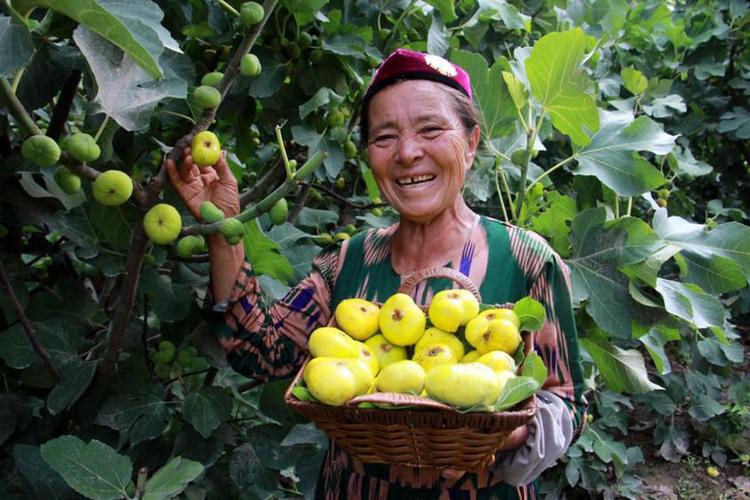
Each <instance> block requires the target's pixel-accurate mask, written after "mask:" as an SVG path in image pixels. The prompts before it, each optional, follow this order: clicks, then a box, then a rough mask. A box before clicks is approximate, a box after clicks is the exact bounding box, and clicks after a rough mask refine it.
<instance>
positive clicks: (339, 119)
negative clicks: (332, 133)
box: [326, 109, 345, 127]
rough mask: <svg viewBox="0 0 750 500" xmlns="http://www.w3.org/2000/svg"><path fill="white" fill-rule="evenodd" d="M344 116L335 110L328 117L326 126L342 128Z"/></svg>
mask: <svg viewBox="0 0 750 500" xmlns="http://www.w3.org/2000/svg"><path fill="white" fill-rule="evenodd" d="M344 120H345V118H344V114H343V113H342V112H341V111H339V110H338V109H333V110H331V111H329V112H328V115H327V116H326V125H328V126H329V127H340V126H342V125H343V124H344Z"/></svg>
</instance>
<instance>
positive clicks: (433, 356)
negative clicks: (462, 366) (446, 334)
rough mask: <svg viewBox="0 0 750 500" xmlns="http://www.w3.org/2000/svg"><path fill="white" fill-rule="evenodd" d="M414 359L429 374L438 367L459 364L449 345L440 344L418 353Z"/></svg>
mask: <svg viewBox="0 0 750 500" xmlns="http://www.w3.org/2000/svg"><path fill="white" fill-rule="evenodd" d="M412 359H413V361H416V362H417V363H419V364H420V365H421V366H422V368H424V371H425V372H427V373H429V372H430V370H432V369H434V368H435V367H437V366H440V365H454V364H456V363H457V362H458V359H456V356H455V355H454V354H453V351H452V350H451V348H450V346H449V345H448V344H441V343H440V342H438V343H436V344H433V345H431V346H430V347H429V348H427V349H422V350H421V351H419V352H417V353H416V354H414V357H413V358H412Z"/></svg>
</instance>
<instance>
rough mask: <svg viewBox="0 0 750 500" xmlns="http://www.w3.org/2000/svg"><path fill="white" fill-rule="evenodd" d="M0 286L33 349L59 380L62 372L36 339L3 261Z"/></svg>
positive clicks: (0, 265) (0, 268) (0, 267)
mask: <svg viewBox="0 0 750 500" xmlns="http://www.w3.org/2000/svg"><path fill="white" fill-rule="evenodd" d="M0 285H2V287H3V289H4V290H5V293H6V295H7V296H8V299H9V300H10V304H11V306H12V307H13V311H15V313H16V315H17V316H18V321H20V323H21V326H22V327H23V330H24V332H26V336H27V337H28V338H29V342H31V347H33V348H34V351H35V352H36V353H37V354H38V355H39V357H40V358H42V361H43V362H44V364H45V365H47V369H49V371H50V373H52V375H54V376H55V378H56V379H58V380H59V379H60V371H59V370H58V369H57V367H56V366H55V364H54V363H53V362H52V358H50V356H49V353H47V351H46V349H44V346H43V345H42V344H40V343H39V339H37V338H36V332H35V331H34V326H33V325H32V324H31V322H30V321H29V318H27V317H26V313H24V311H23V307H22V306H21V302H20V301H19V300H18V297H17V296H16V292H14V291H13V287H12V286H11V284H10V280H9V279H8V275H7V274H6V273H5V266H4V265H3V263H2V261H0Z"/></svg>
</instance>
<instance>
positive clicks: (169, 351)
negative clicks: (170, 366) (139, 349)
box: [157, 340, 176, 363]
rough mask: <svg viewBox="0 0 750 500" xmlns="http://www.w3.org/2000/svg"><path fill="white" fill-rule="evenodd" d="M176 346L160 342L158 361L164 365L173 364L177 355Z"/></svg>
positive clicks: (167, 342)
mask: <svg viewBox="0 0 750 500" xmlns="http://www.w3.org/2000/svg"><path fill="white" fill-rule="evenodd" d="M175 352H176V350H175V347H174V344H173V343H172V342H170V341H168V340H162V341H161V342H159V351H158V353H157V359H158V360H159V361H161V362H162V363H171V362H172V360H174V355H175Z"/></svg>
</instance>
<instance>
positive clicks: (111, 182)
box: [91, 170, 133, 207]
mask: <svg viewBox="0 0 750 500" xmlns="http://www.w3.org/2000/svg"><path fill="white" fill-rule="evenodd" d="M91 191H92V192H93V194H94V199H95V200H96V201H98V202H99V203H101V204H102V205H107V206H111V207H116V206H118V205H122V204H123V203H125V202H126V201H128V199H130V195H132V194H133V181H132V180H131V179H130V176H129V175H128V174H126V173H125V172H123V171H121V170H107V171H105V172H102V173H101V174H99V176H98V177H97V178H96V180H94V185H93V186H92V188H91Z"/></svg>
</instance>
